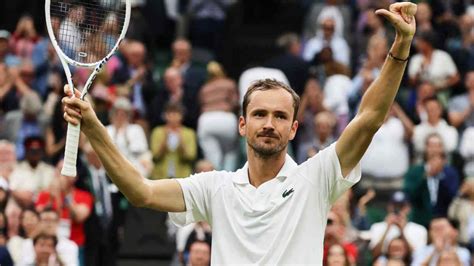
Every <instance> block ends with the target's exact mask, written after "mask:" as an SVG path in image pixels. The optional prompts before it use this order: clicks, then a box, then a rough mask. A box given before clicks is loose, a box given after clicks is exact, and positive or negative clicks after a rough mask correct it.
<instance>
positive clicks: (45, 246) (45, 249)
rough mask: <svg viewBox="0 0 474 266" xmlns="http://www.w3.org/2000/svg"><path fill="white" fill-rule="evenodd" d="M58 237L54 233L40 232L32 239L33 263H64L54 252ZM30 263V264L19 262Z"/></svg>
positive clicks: (55, 264)
mask: <svg viewBox="0 0 474 266" xmlns="http://www.w3.org/2000/svg"><path fill="white" fill-rule="evenodd" d="M57 244H58V239H57V237H56V236H55V235H50V234H46V233H40V234H38V235H37V236H35V238H34V239H33V247H34V254H33V255H34V258H35V259H34V261H33V263H32V264H33V265H48V266H63V265H65V264H64V263H63V262H62V261H61V260H60V258H59V257H58V254H57V253H56V245H57ZM20 265H22V266H23V265H24V266H26V265H31V264H20Z"/></svg>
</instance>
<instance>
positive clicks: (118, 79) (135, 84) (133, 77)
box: [111, 41, 155, 124]
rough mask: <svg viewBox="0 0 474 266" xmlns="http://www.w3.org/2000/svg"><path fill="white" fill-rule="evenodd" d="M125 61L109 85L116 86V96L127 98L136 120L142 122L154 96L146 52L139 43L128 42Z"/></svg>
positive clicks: (125, 49)
mask: <svg viewBox="0 0 474 266" xmlns="http://www.w3.org/2000/svg"><path fill="white" fill-rule="evenodd" d="M123 51H124V54H123V55H124V58H125V61H124V63H123V64H122V65H120V66H119V67H118V68H116V69H115V71H114V73H113V75H112V78H111V83H112V84H114V85H116V93H117V94H118V96H123V97H126V98H128V99H129V100H130V101H131V102H132V106H133V110H134V111H135V112H136V115H137V117H138V118H140V119H143V121H141V122H142V123H143V124H148V123H146V121H145V120H144V119H145V118H146V115H151V114H149V113H148V111H149V110H148V109H149V108H150V104H151V102H150V101H151V100H152V99H153V96H154V94H155V86H154V82H153V77H152V73H151V71H150V69H149V67H148V65H147V64H146V58H147V50H146V47H145V45H144V44H143V43H141V42H139V41H128V42H127V44H126V45H125V46H124V50H123Z"/></svg>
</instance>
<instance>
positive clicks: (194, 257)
mask: <svg viewBox="0 0 474 266" xmlns="http://www.w3.org/2000/svg"><path fill="white" fill-rule="evenodd" d="M210 261H211V245H210V244H209V243H207V242H206V241H195V242H194V243H192V244H191V247H190V248H189V262H188V264H186V265H189V266H207V265H209V263H210Z"/></svg>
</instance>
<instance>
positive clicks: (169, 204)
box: [63, 85, 186, 212]
mask: <svg viewBox="0 0 474 266" xmlns="http://www.w3.org/2000/svg"><path fill="white" fill-rule="evenodd" d="M64 91H65V93H66V94H67V96H71V94H72V92H71V90H70V89H69V87H68V86H67V85H66V86H65V87H64ZM76 96H77V97H74V98H69V97H64V98H63V103H65V105H66V107H65V110H64V111H65V112H64V118H65V119H66V121H68V122H70V123H73V124H78V123H79V121H81V130H82V132H83V133H84V134H85V135H86V137H87V138H88V139H89V141H90V144H91V146H92V148H93V149H94V151H95V152H96V153H97V155H98V156H99V158H100V161H101V162H102V164H103V165H104V167H105V170H106V171H107V174H108V175H109V176H110V178H111V179H112V181H113V182H114V183H115V185H117V187H118V188H119V189H120V191H121V192H122V193H123V194H124V195H125V197H127V199H128V200H129V201H130V202H131V203H132V204H133V205H135V206H138V207H147V208H153V209H157V210H161V211H169V212H181V211H185V209H186V207H185V203H184V198H183V192H182V190H181V186H180V185H179V184H178V182H177V181H176V180H170V179H163V180H149V179H146V178H144V177H142V176H141V175H140V173H139V172H138V170H137V169H135V168H134V167H133V166H132V164H131V163H130V162H128V161H127V159H125V157H123V156H122V154H121V153H120V152H119V151H118V149H117V147H116V146H115V145H114V144H113V142H112V140H111V138H110V137H109V135H108V133H107V130H106V129H105V127H104V126H103V125H102V124H101V123H100V121H99V119H98V118H97V116H96V114H95V112H94V110H93V109H92V107H91V105H90V103H89V102H87V101H81V100H79V93H77V95H76Z"/></svg>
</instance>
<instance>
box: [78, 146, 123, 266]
mask: <svg viewBox="0 0 474 266" xmlns="http://www.w3.org/2000/svg"><path fill="white" fill-rule="evenodd" d="M83 150H84V155H85V158H86V162H87V167H88V172H89V173H88V179H87V184H88V188H89V190H90V191H91V193H92V194H93V196H94V205H93V209H92V211H91V215H90V216H89V218H88V219H87V220H86V222H85V231H86V244H85V261H86V264H85V265H90V266H113V265H116V263H117V257H118V251H119V248H120V245H121V243H122V241H123V234H122V233H121V232H123V225H124V223H125V214H126V207H127V205H128V203H127V201H126V199H125V198H124V196H123V195H122V194H121V193H120V191H119V190H118V188H117V187H116V186H115V185H114V184H113V183H112V182H111V181H110V179H109V178H108V176H107V174H106V172H105V169H104V167H103V165H102V163H101V162H100V160H99V157H98V156H97V154H96V153H95V151H94V150H93V149H92V147H91V146H90V144H89V143H86V144H84V146H83Z"/></svg>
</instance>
